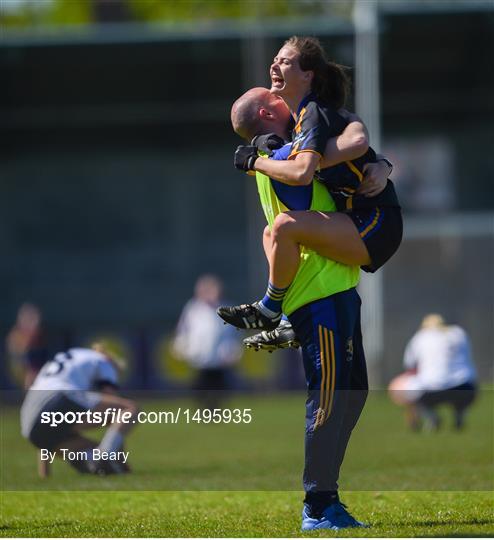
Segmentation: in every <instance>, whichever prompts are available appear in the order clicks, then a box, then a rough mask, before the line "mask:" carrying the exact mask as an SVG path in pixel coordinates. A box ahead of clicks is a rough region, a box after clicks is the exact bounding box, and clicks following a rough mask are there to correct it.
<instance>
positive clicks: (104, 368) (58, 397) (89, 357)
mask: <svg viewBox="0 0 494 540" xmlns="http://www.w3.org/2000/svg"><path fill="white" fill-rule="evenodd" d="M119 367H120V361H119V360H118V359H117V358H116V357H114V356H113V355H112V354H111V353H110V352H109V351H108V349H107V348H106V347H105V346H104V345H103V344H99V343H96V344H94V345H93V347H92V348H91V349H83V348H75V349H69V350H68V351H65V352H60V353H58V354H56V355H55V357H54V358H53V360H52V361H50V362H48V363H47V364H45V365H44V366H43V368H42V369H41V371H40V373H39V374H38V376H37V377H36V379H35V380H34V382H33V384H32V386H31V387H30V388H29V391H28V392H27V395H26V397H25V399H24V402H23V404H22V408H21V431H22V435H23V436H24V437H25V438H26V439H28V440H29V441H30V442H31V443H32V444H33V445H34V446H36V447H37V448H39V449H42V450H44V451H45V452H46V451H50V452H52V454H53V455H56V456H57V457H59V458H60V457H61V458H64V453H63V452H62V449H65V455H67V454H68V452H78V454H77V455H78V457H79V459H72V460H71V459H67V461H68V462H69V464H70V465H71V466H72V467H74V468H75V469H77V470H78V471H79V472H81V473H93V474H118V473H124V472H129V470H130V469H129V466H128V464H127V460H126V458H125V459H124V460H123V459H121V458H120V457H119V458H118V459H104V460H103V459H96V458H97V457H98V456H101V455H105V456H110V455H111V456H121V455H122V454H124V453H123V452H121V450H122V447H123V440H124V436H125V435H126V433H127V432H128V431H129V430H130V429H131V428H132V426H133V419H134V417H135V415H136V414H137V406H136V404H135V403H134V402H133V401H131V400H128V399H124V398H122V397H119V396H118V395H117V394H116V392H117V389H118V387H117V382H118V368H119ZM107 410H114V411H117V410H120V411H121V414H122V413H123V412H127V413H128V414H127V415H126V416H127V419H130V421H129V422H125V423H118V422H114V423H112V424H110V426H109V427H108V429H107V430H106V433H105V435H104V436H103V439H102V440H101V442H100V443H99V444H97V443H96V442H94V441H93V440H91V439H88V438H87V437H85V436H83V435H82V434H81V431H82V430H85V429H89V428H91V427H97V426H98V424H97V423H88V422H83V423H81V422H79V420H80V418H78V420H77V422H73V423H72V422H71V423H67V422H65V421H64V422H61V423H58V422H57V424H58V425H53V424H54V422H51V421H50V422H47V418H48V415H47V413H48V414H49V417H50V418H53V413H61V414H65V413H75V415H77V413H86V412H87V411H91V412H92V413H95V412H99V413H104V412H105V411H107ZM42 413H45V414H44V415H43V417H42ZM129 413H130V414H129ZM69 416H72V417H74V415H69ZM59 418H60V419H61V418H62V416H61V415H59ZM103 418H104V416H103ZM110 418H111V416H110ZM120 418H121V416H120ZM65 419H67V418H65ZM93 449H97V450H98V451H97V452H96V451H95V452H93ZM55 452H56V454H55ZM104 453H106V454H104ZM80 456H84V458H80ZM93 457H94V458H95V459H93ZM48 463H49V460H42V459H41V453H40V461H39V469H38V471H39V474H40V476H41V477H46V476H48V474H49V465H48Z"/></svg>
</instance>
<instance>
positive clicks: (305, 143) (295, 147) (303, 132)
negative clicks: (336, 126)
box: [288, 101, 332, 159]
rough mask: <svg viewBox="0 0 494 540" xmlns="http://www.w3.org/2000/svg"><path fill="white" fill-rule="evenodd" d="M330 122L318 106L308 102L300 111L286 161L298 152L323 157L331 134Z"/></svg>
mask: <svg viewBox="0 0 494 540" xmlns="http://www.w3.org/2000/svg"><path fill="white" fill-rule="evenodd" d="M330 128H331V126H330V120H329V117H328V115H327V113H326V112H325V111H323V109H322V108H321V107H319V105H318V104H317V103H316V102H314V101H310V102H309V103H308V104H307V105H306V106H305V107H304V108H303V109H302V110H301V111H300V114H299V117H298V120H297V123H296V125H295V128H294V130H293V137H292V147H291V149H290V155H289V157H288V159H293V158H294V157H295V156H296V155H297V154H300V152H313V153H314V154H318V155H319V156H321V157H322V156H323V155H324V150H325V149H326V144H327V142H328V139H329V138H330V137H331V136H332V134H331V129H330Z"/></svg>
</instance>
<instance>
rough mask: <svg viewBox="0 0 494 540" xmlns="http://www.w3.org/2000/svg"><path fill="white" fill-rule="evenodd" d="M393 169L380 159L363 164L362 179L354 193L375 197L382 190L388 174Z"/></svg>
mask: <svg viewBox="0 0 494 540" xmlns="http://www.w3.org/2000/svg"><path fill="white" fill-rule="evenodd" d="M392 170H393V168H392V167H390V166H389V165H388V163H387V162H386V161H383V160H380V161H377V162H375V163H367V164H366V165H364V179H363V180H362V183H361V184H360V186H359V188H358V189H357V191H356V193H358V194H359V195H364V196H365V197H375V196H376V195H379V193H381V191H383V190H384V188H385V187H386V184H387V183H388V176H389V175H390V174H391V171H392Z"/></svg>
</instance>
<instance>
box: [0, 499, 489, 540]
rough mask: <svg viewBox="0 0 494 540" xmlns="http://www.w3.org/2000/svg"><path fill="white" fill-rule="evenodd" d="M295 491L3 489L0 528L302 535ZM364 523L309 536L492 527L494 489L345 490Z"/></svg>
mask: <svg viewBox="0 0 494 540" xmlns="http://www.w3.org/2000/svg"><path fill="white" fill-rule="evenodd" d="M301 496H302V494H301V493H294V492H161V493H160V492H111V493H110V492H106V493H103V492H87V493H81V492H63V493H44V494H43V495H42V496H40V493H39V492H37V493H34V492H26V493H20V492H18V493H5V494H3V497H2V522H3V524H2V526H1V529H0V534H1V535H2V536H21V537H22V536H37V537H39V536H61V537H64V536H92V537H98V536H117V537H118V536H124V537H129V536H138V537H147V536H151V537H152V536H160V537H177V536H178V537H190V536H192V537H197V536H199V537H204V536H205V537H211V536H213V537H221V536H225V537H238V536H259V537H276V536H278V537H279V536H281V537H294V536H295V537H296V536H301V534H302V533H300V532H299V527H300V519H299V515H300V508H301V504H300V501H301ZM343 496H344V500H345V501H346V502H347V503H348V504H349V505H350V506H351V508H352V511H353V512H354V513H355V515H357V516H358V517H359V518H360V519H364V520H366V521H367V522H369V523H370V524H371V525H372V528H370V529H365V530H356V529H353V530H350V531H339V532H338V533H332V532H330V531H324V532H317V533H310V534H307V536H334V537H336V536H338V537H345V536H350V537H352V536H378V537H382V536H406V537H408V536H477V535H479V536H480V535H485V536H489V535H492V532H493V528H494V517H493V508H492V504H493V503H492V495H491V494H489V493H485V492H484V493H480V492H468V493H465V492H439V493H437V492H384V493H371V492H349V493H345V494H343Z"/></svg>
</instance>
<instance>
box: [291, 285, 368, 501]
mask: <svg viewBox="0 0 494 540" xmlns="http://www.w3.org/2000/svg"><path fill="white" fill-rule="evenodd" d="M360 306H361V300H360V297H359V295H358V293H357V291H356V290H355V289H349V290H347V291H344V292H341V293H338V294H334V295H332V296H329V297H327V298H323V299H321V300H317V301H315V302H311V303H310V304H307V305H305V306H303V307H301V308H300V309H298V310H296V311H295V312H294V313H292V314H291V315H290V317H289V320H290V322H291V323H292V325H293V328H294V330H295V333H296V334H297V337H298V338H299V340H300V343H301V347H302V355H303V362H304V370H305V377H306V381H307V389H308V395H307V402H306V422H305V468H304V477H303V483H304V489H305V492H306V502H308V503H309V504H310V502H311V496H312V499H313V500H317V498H318V496H319V501H320V502H321V501H322V504H321V506H322V507H323V506H324V505H327V503H328V502H329V500H330V499H328V497H331V496H333V497H335V496H337V495H335V494H336V493H337V490H338V477H339V472H340V467H341V464H342V462H343V458H344V456H345V451H346V448H347V445H348V441H349V439H350V435H351V433H352V430H353V428H354V427H355V425H356V423H357V421H358V419H359V417H360V413H361V412H362V409H363V407H364V404H365V401H366V399H367V394H368V381H367V368H366V364H365V356H364V349H363V345H362V333H361V327H360ZM331 494H332V495H331ZM321 496H322V499H321ZM325 497H326V498H325Z"/></svg>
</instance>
